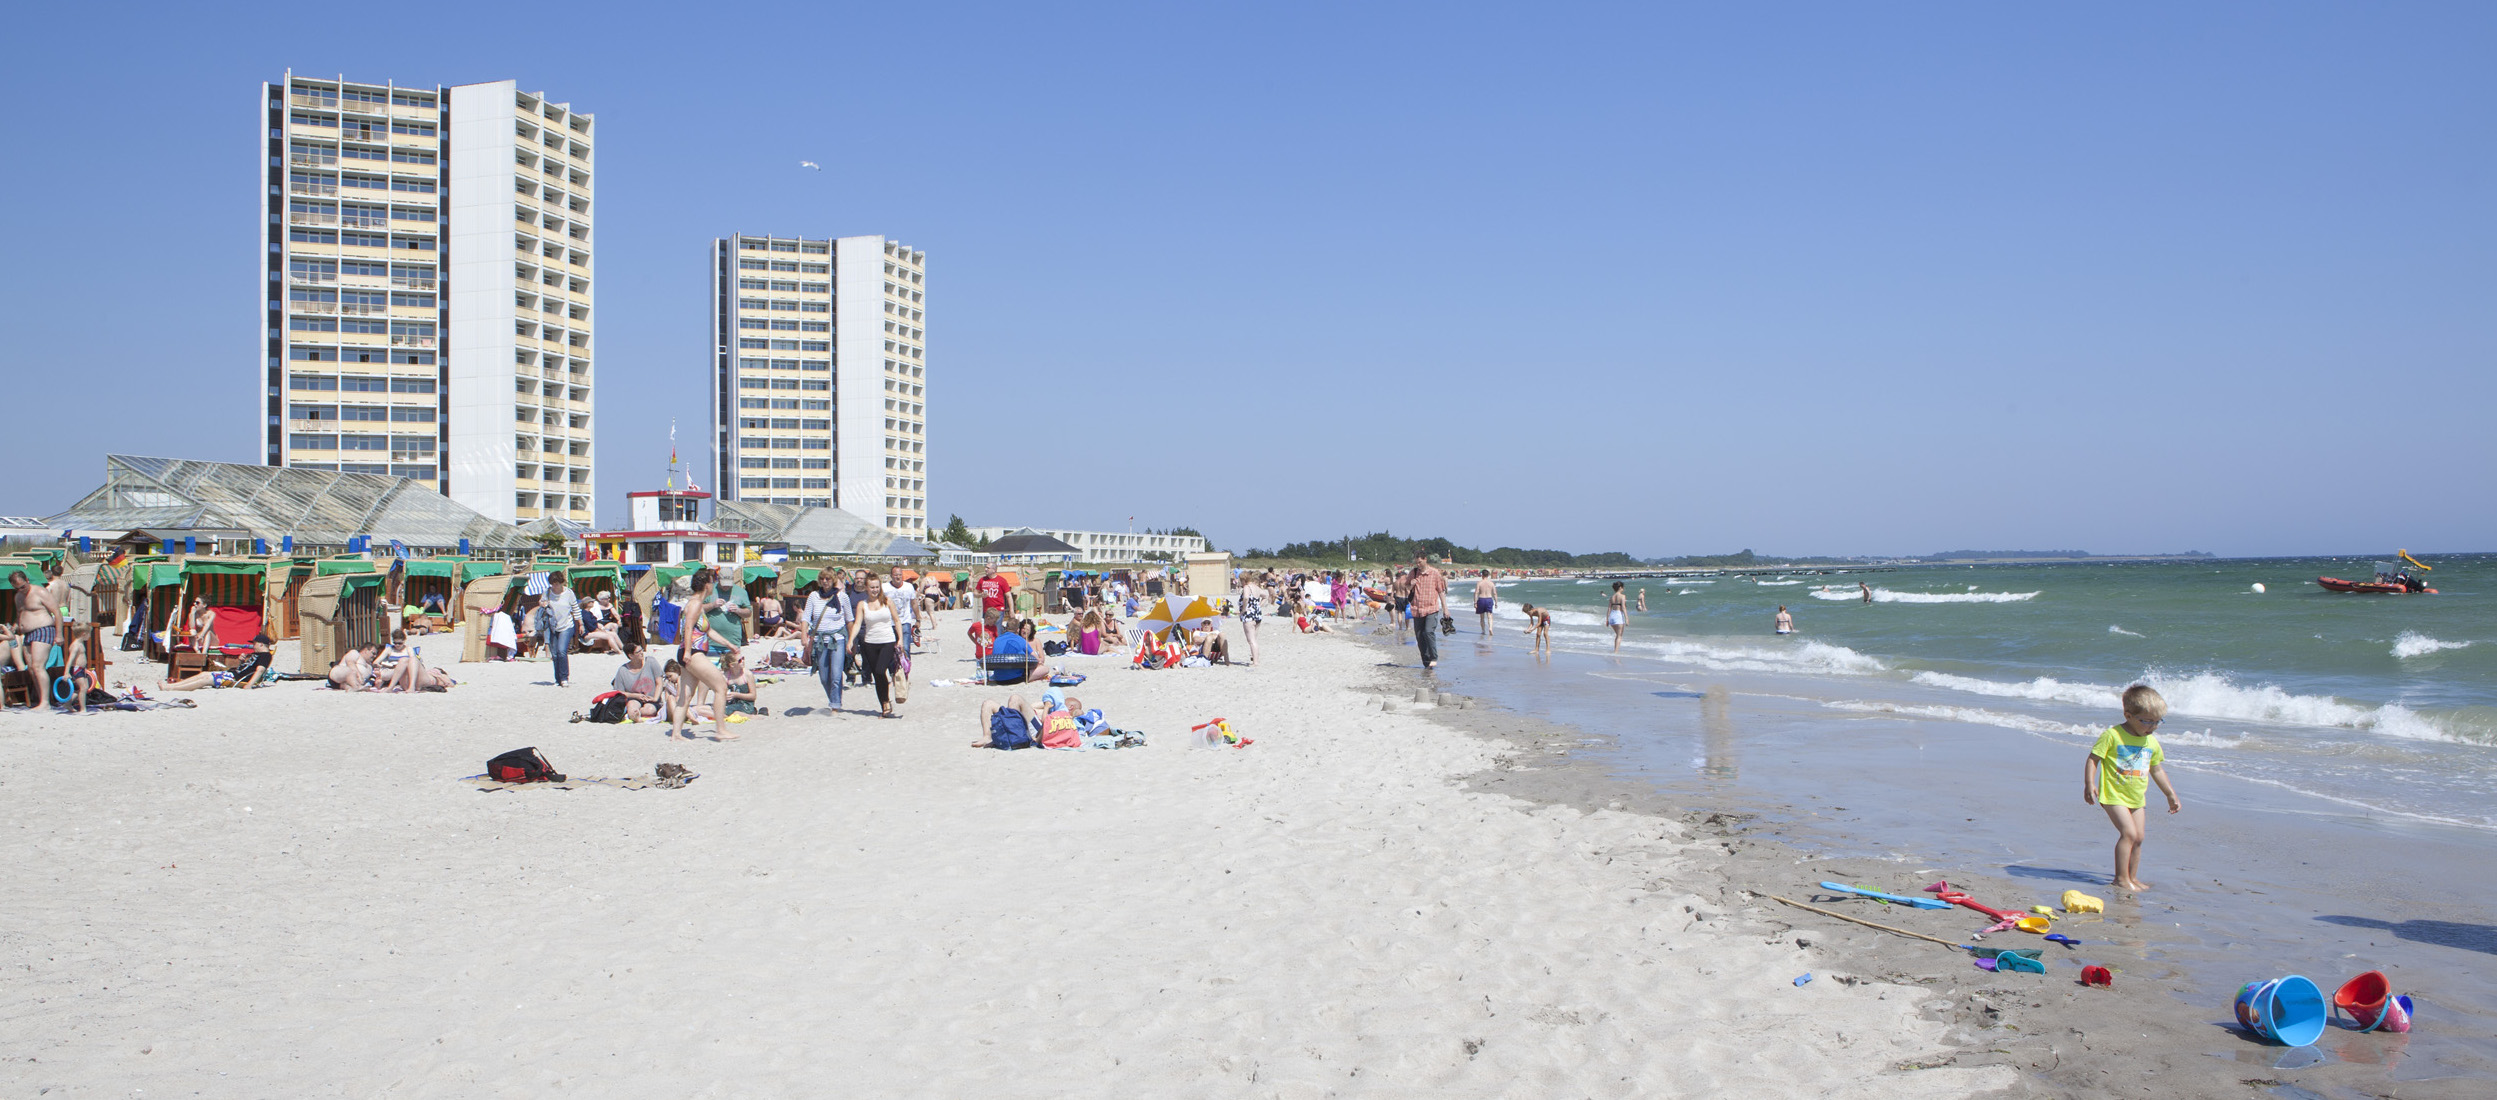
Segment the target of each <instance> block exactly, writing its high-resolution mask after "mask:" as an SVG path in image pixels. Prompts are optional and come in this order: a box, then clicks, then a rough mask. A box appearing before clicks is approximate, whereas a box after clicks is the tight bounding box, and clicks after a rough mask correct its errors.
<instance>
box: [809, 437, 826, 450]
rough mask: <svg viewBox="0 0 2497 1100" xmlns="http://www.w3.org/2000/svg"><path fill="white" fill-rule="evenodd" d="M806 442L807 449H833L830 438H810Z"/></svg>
mask: <svg viewBox="0 0 2497 1100" xmlns="http://www.w3.org/2000/svg"><path fill="white" fill-rule="evenodd" d="M805 442H806V449H807V450H810V451H829V450H831V449H832V441H831V440H829V439H809V440H806V441H805Z"/></svg>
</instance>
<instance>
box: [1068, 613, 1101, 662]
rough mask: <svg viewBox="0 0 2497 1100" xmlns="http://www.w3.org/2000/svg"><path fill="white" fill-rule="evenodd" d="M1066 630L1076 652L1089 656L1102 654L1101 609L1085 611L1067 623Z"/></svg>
mask: <svg viewBox="0 0 2497 1100" xmlns="http://www.w3.org/2000/svg"><path fill="white" fill-rule="evenodd" d="M1066 631H1067V637H1068V638H1069V639H1071V642H1070V645H1071V646H1072V648H1073V649H1074V650H1075V652H1077V653H1081V654H1083V655H1085V656H1087V657H1098V656H1100V655H1101V612H1100V611H1099V610H1097V609H1096V610H1092V611H1086V612H1084V613H1083V614H1082V615H1081V616H1078V617H1077V618H1076V619H1075V620H1074V621H1073V622H1070V623H1068V624H1067V628H1066Z"/></svg>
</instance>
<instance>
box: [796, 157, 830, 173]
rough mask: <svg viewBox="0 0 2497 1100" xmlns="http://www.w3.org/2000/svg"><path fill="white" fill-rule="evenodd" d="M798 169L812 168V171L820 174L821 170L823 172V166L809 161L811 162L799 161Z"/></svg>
mask: <svg viewBox="0 0 2497 1100" xmlns="http://www.w3.org/2000/svg"><path fill="white" fill-rule="evenodd" d="M798 167H800V168H812V169H814V170H816V171H818V172H821V171H823V170H824V166H823V165H820V164H817V163H815V162H814V161H811V160H802V161H799V162H798Z"/></svg>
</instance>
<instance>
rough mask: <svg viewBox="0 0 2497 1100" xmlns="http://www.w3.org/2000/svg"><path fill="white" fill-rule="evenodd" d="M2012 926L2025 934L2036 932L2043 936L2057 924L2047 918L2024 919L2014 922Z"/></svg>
mask: <svg viewBox="0 0 2497 1100" xmlns="http://www.w3.org/2000/svg"><path fill="white" fill-rule="evenodd" d="M2012 926H2013V927H2015V928H2018V929H2020V930H2021V931H2023V932H2036V933H2038V934H2040V935H2043V934H2045V932H2046V930H2047V929H2049V928H2053V927H2054V926H2055V922H2053V921H2050V920H2048V919H2046V918H2045V917H2022V918H2020V919H2019V920H2016V921H2013V922H2012Z"/></svg>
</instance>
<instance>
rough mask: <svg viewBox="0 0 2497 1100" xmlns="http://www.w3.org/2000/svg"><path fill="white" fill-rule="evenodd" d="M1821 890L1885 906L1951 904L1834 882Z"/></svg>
mask: <svg viewBox="0 0 2497 1100" xmlns="http://www.w3.org/2000/svg"><path fill="white" fill-rule="evenodd" d="M1821 889H1823V890H1834V891H1836V892H1838V893H1841V894H1860V895H1862V896H1864V897H1868V898H1871V899H1873V900H1875V901H1878V902H1881V903H1883V904H1885V905H1891V904H1895V905H1912V906H1915V907H1916V908H1918V909H1948V908H1950V907H1951V903H1949V902H1947V901H1935V900H1934V899H1932V898H1911V897H1907V896H1904V895H1901V894H1885V893H1882V892H1881V891H1879V890H1867V889H1865V888H1863V887H1861V886H1841V885H1839V884H1837V883H1835V882H1824V883H1822V884H1821Z"/></svg>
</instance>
